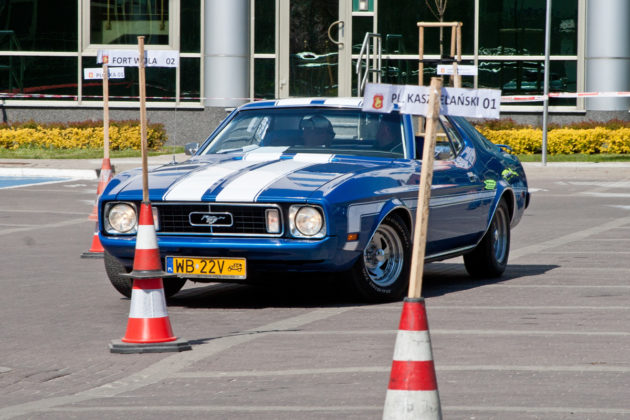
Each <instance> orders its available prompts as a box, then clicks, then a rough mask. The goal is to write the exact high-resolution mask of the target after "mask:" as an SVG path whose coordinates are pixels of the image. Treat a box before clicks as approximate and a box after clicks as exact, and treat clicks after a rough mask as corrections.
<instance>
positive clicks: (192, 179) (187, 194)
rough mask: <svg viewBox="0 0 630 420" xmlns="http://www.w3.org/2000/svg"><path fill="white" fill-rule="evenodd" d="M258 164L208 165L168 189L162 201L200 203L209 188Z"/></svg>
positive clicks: (230, 163)
mask: <svg viewBox="0 0 630 420" xmlns="http://www.w3.org/2000/svg"><path fill="white" fill-rule="evenodd" d="M258 163H259V162H257V161H245V160H229V161H227V162H222V163H218V164H216V165H210V166H208V167H207V168H204V169H202V170H200V171H195V172H192V173H191V174H189V175H188V176H186V177H185V178H183V179H181V180H179V181H178V182H177V183H176V184H175V185H173V186H171V188H169V190H168V191H167V192H166V194H164V197H163V199H164V201H201V197H203V195H204V194H205V193H206V191H208V189H209V188H210V187H212V186H213V185H215V184H217V183H218V182H219V181H221V180H222V179H225V178H227V177H229V176H230V175H232V174H235V173H236V172H238V171H240V170H242V169H245V168H247V167H249V166H253V165H256V164H258Z"/></svg>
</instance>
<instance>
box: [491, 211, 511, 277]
mask: <svg viewBox="0 0 630 420" xmlns="http://www.w3.org/2000/svg"><path fill="white" fill-rule="evenodd" d="M508 234H509V226H508V218H507V213H506V211H505V209H504V208H503V207H501V206H500V207H499V208H498V209H497V212H496V215H495V217H494V223H493V224H492V245H493V249H494V258H495V260H496V261H497V262H499V263H501V264H502V263H504V262H505V257H506V255H507V249H508Z"/></svg>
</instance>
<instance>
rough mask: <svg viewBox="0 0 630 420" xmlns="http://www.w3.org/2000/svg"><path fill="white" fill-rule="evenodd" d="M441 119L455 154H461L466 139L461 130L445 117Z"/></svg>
mask: <svg viewBox="0 0 630 420" xmlns="http://www.w3.org/2000/svg"><path fill="white" fill-rule="evenodd" d="M440 121H441V123H442V126H443V127H444V131H445V132H446V134H447V135H448V138H449V140H450V141H451V145H452V146H453V151H454V152H455V156H457V155H459V153H460V152H461V151H462V149H463V148H464V140H463V139H462V137H461V135H460V134H459V132H458V131H457V130H456V129H455V127H453V124H451V122H450V121H449V120H448V119H446V118H445V117H441V118H440Z"/></svg>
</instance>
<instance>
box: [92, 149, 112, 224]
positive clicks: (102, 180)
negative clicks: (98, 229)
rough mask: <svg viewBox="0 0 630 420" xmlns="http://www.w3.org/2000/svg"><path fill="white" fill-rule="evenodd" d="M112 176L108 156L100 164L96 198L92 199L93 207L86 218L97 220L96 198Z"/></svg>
mask: <svg viewBox="0 0 630 420" xmlns="http://www.w3.org/2000/svg"><path fill="white" fill-rule="evenodd" d="M112 176H113V171H112V165H111V163H110V161H109V158H103V163H102V164H101V173H100V175H99V177H98V185H97V186H96V200H95V201H94V207H92V213H90V215H89V216H88V220H98V208H97V205H98V198H99V197H100V196H101V194H102V193H103V191H105V187H106V186H107V184H108V183H109V181H111V179H112Z"/></svg>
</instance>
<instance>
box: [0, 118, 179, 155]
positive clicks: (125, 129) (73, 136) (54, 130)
mask: <svg viewBox="0 0 630 420" xmlns="http://www.w3.org/2000/svg"><path fill="white" fill-rule="evenodd" d="M167 139H168V137H167V135H166V131H165V130H164V125H163V124H148V127H147V146H148V148H149V149H153V150H157V149H160V148H161V147H162V146H163V145H164V143H166V141H167ZM109 142H110V149H111V150H128V149H132V150H139V149H140V123H139V122H138V121H112V122H110V127H109ZM102 147H103V123H102V122H101V121H82V122H70V123H48V124H42V123H36V122H34V121H29V122H26V123H19V124H12V125H7V124H1V125H0V148H4V149H9V150H15V149H18V148H46V149H97V148H102Z"/></svg>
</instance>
